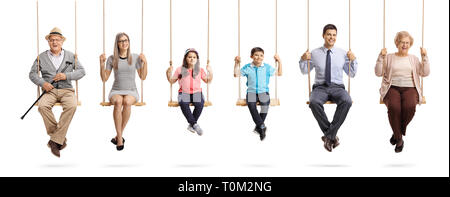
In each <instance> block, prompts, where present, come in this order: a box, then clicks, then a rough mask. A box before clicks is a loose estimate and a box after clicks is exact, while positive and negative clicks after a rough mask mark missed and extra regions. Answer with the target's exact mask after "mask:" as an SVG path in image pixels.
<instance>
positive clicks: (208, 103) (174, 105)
mask: <svg viewBox="0 0 450 197" xmlns="http://www.w3.org/2000/svg"><path fill="white" fill-rule="evenodd" d="M168 106H169V107H179V106H180V104H178V101H169V103H168ZM189 106H194V104H192V103H191V104H189ZM203 106H204V107H209V106H212V103H211V101H205V103H203Z"/></svg>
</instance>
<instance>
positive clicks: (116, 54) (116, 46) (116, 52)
mask: <svg viewBox="0 0 450 197" xmlns="http://www.w3.org/2000/svg"><path fill="white" fill-rule="evenodd" d="M122 36H126V37H127V39H128V49H127V59H128V65H131V62H133V59H132V57H131V53H130V48H131V47H130V46H131V45H130V37H128V35H127V34H126V33H124V32H121V33H118V34H117V35H116V41H115V42H114V57H113V68H114V69H117V68H118V64H119V51H120V50H119V39H120V38H121V37H122Z"/></svg>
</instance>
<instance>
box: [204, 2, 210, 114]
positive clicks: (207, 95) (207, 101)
mask: <svg viewBox="0 0 450 197" xmlns="http://www.w3.org/2000/svg"><path fill="white" fill-rule="evenodd" d="M209 18H210V17H209V0H208V39H207V50H206V51H207V52H206V56H207V57H206V65H207V66H209ZM205 103H207V104H208V105H211V102H210V101H209V72H208V76H207V79H206V102H205Z"/></svg>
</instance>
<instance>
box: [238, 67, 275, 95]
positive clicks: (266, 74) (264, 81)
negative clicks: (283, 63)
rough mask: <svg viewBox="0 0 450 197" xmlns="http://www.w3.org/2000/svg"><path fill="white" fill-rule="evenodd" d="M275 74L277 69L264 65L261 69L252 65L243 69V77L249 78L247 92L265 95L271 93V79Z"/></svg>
mask: <svg viewBox="0 0 450 197" xmlns="http://www.w3.org/2000/svg"><path fill="white" fill-rule="evenodd" d="M274 73H275V68H273V67H272V66H271V65H269V64H266V63H263V65H261V66H260V67H257V66H255V65H253V64H252V63H250V64H246V65H245V66H244V67H242V68H241V75H242V76H244V77H247V92H251V93H257V94H258V93H264V92H269V82H270V77H271V76H273V74H274Z"/></svg>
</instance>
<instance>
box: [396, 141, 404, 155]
mask: <svg viewBox="0 0 450 197" xmlns="http://www.w3.org/2000/svg"><path fill="white" fill-rule="evenodd" d="M399 144H402V145H400V146H399ZM404 146H405V141H403V140H401V141H400V142H399V143H397V145H396V146H395V152H396V153H399V152H402V151H403V147H404Z"/></svg>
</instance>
